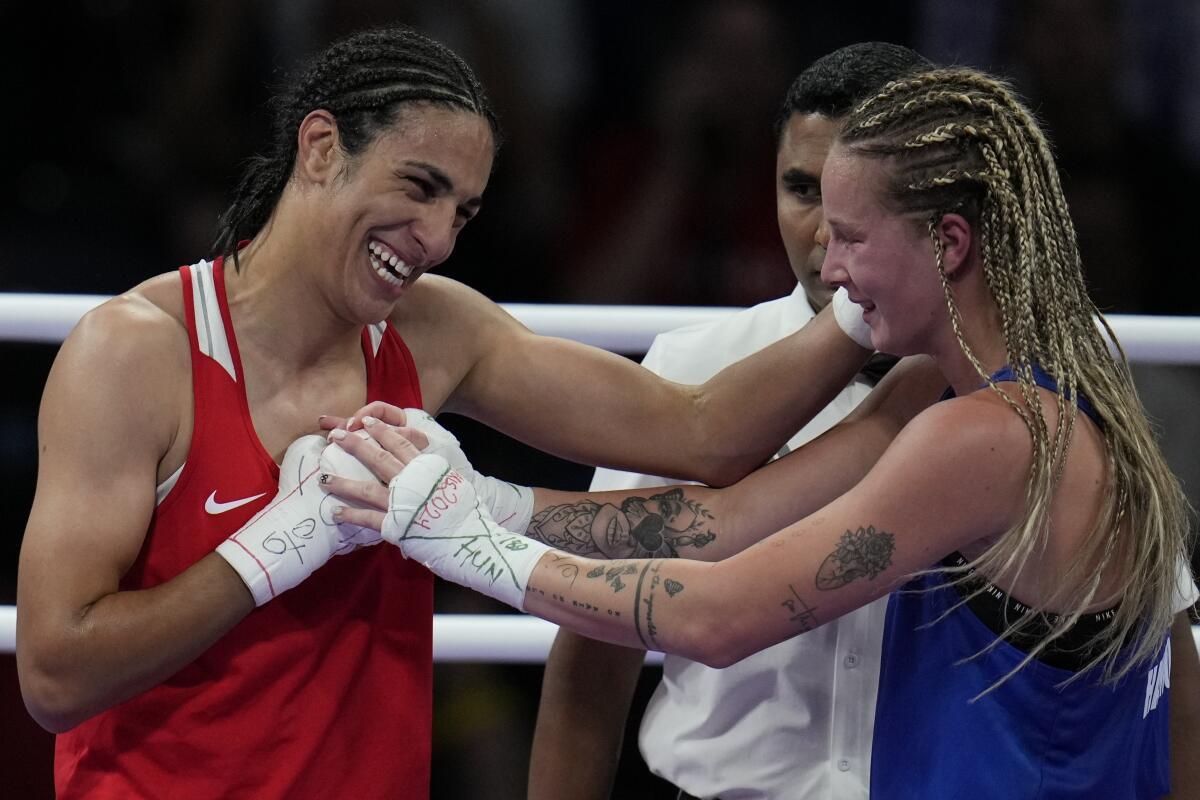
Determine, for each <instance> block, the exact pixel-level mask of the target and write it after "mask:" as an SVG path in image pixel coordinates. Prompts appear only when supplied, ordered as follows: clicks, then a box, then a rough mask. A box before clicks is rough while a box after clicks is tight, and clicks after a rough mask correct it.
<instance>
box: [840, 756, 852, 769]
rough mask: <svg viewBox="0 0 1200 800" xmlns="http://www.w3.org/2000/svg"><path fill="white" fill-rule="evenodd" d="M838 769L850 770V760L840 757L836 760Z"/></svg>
mask: <svg viewBox="0 0 1200 800" xmlns="http://www.w3.org/2000/svg"><path fill="white" fill-rule="evenodd" d="M838 769H840V770H841V771H842V772H849V771H850V762H849V761H847V760H846V759H844V758H843V759H841V760H840V761H838Z"/></svg>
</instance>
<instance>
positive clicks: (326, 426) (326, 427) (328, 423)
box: [317, 414, 347, 431]
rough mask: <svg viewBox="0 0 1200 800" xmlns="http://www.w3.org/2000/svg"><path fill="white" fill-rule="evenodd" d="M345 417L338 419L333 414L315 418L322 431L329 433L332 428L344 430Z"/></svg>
mask: <svg viewBox="0 0 1200 800" xmlns="http://www.w3.org/2000/svg"><path fill="white" fill-rule="evenodd" d="M346 419H347V418H346V417H339V416H336V415H334V414H322V415H321V416H319V417H317V425H318V426H319V427H320V428H321V430H323V431H331V430H333V429H334V428H345V427H346Z"/></svg>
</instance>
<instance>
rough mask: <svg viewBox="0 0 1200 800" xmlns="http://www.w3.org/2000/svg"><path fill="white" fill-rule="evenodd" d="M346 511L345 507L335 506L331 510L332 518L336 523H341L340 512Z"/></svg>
mask: <svg viewBox="0 0 1200 800" xmlns="http://www.w3.org/2000/svg"><path fill="white" fill-rule="evenodd" d="M345 510H346V507H345V506H337V507H335V508H334V509H333V512H332V513H333V518H334V519H335V520H337V521H338V522H341V521H342V512H343V511H345Z"/></svg>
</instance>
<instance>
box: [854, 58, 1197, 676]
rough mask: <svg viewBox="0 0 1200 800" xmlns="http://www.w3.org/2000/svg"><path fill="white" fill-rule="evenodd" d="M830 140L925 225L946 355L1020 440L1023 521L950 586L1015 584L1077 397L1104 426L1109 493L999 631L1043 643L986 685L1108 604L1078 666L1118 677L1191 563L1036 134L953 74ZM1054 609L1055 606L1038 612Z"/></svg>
mask: <svg viewBox="0 0 1200 800" xmlns="http://www.w3.org/2000/svg"><path fill="white" fill-rule="evenodd" d="M840 139H841V141H842V142H843V143H844V144H845V145H846V146H847V147H848V148H849V150H850V151H851V152H853V153H855V154H860V155H866V156H869V157H876V158H881V159H884V160H885V162H886V164H887V169H888V180H889V185H888V187H887V188H886V189H885V192H886V193H887V197H886V200H885V202H887V203H888V205H889V207H892V208H894V209H896V210H897V211H899V212H902V213H911V212H919V213H924V214H927V215H928V225H929V232H930V237H931V239H932V241H933V246H934V254H935V260H936V265H937V270H938V273H939V275H940V276H941V281H942V287H943V290H944V293H945V297H946V304H947V306H948V308H949V312H950V321H951V325H952V327H953V329H954V332H955V336H956V337H957V339H958V343H959V346H960V347H961V348H962V351H963V353H964V354H965V355H966V356H967V358H968V359H969V361H970V362H971V363H972V364H973V365H974V367H975V369H976V370H977V371H978V372H979V375H980V377H981V378H982V379H983V381H985V382H986V383H987V384H988V385H989V386H990V387H991V388H992V390H994V391H995V392H996V393H997V394H998V395H999V396H1000V397H1001V398H1003V399H1004V401H1005V402H1007V403H1008V405H1009V406H1010V407H1011V408H1012V409H1013V411H1014V412H1015V413H1017V414H1018V415H1019V416H1020V417H1021V419H1022V420H1023V421H1024V423H1025V426H1026V427H1027V428H1028V430H1029V434H1030V437H1031V438H1032V443H1033V463H1032V467H1031V469H1030V475H1029V484H1028V489H1027V504H1026V508H1025V512H1024V514H1023V517H1022V518H1021V519H1020V520H1019V521H1018V522H1017V523H1016V524H1015V525H1014V526H1013V527H1012V528H1011V529H1009V530H1008V531H1007V532H1006V533H1005V534H1004V535H1003V536H1002V537H1000V539H999V540H997V541H996V542H995V543H994V544H993V545H991V546H990V547H989V548H988V549H987V550H986V551H985V552H984V553H983V554H982V555H980V556H979V557H978V558H976V559H975V560H974V561H972V562H971V563H970V564H967V565H966V566H964V567H961V568H954V569H947V570H946V571H947V572H949V573H952V574H955V575H957V576H958V577H957V578H955V581H956V582H962V581H966V580H968V573H969V570H971V569H977V570H979V572H980V573H982V574H984V575H987V576H989V577H991V578H995V577H997V576H1005V577H1009V578H1011V579H1013V580H1015V579H1016V577H1017V576H1019V575H1020V573H1021V570H1022V569H1023V568H1024V566H1025V565H1026V564H1027V563H1028V560H1029V557H1030V556H1031V555H1034V554H1037V553H1039V552H1041V551H1042V550H1043V549H1044V548H1045V546H1046V544H1047V541H1048V536H1049V529H1050V508H1051V500H1052V497H1053V493H1054V488H1055V486H1056V484H1057V482H1058V479H1059V478H1060V477H1061V474H1062V470H1063V468H1064V465H1065V458H1066V453H1067V448H1068V446H1069V445H1070V442H1071V436H1072V433H1073V431H1074V424H1075V417H1076V412H1077V406H1076V403H1075V402H1074V398H1076V397H1080V396H1083V397H1086V398H1088V400H1089V401H1090V402H1091V403H1092V405H1093V406H1094V407H1095V409H1096V411H1097V413H1098V415H1099V418H1100V419H1101V420H1102V422H1103V424H1102V426H1101V427H1102V434H1103V438H1104V446H1105V452H1106V457H1107V480H1108V483H1109V491H1107V492H1105V495H1104V497H1105V499H1104V501H1103V505H1102V508H1101V509H1100V515H1099V518H1098V520H1097V523H1096V525H1095V527H1094V528H1093V529H1092V531H1091V532H1089V533H1088V535H1087V536H1086V538H1085V540H1084V542H1083V544H1082V547H1081V550H1080V552H1079V553H1078V554H1077V556H1076V558H1075V559H1074V561H1073V562H1072V564H1071V565H1070V567H1069V568H1068V569H1067V572H1066V574H1065V575H1063V576H1062V580H1061V581H1060V582H1058V588H1056V589H1053V590H1052V591H1051V593H1050V595H1049V596H1048V597H1047V598H1046V599H1045V603H1044V608H1043V609H1042V610H1041V612H1040V613H1039V614H1025V615H1023V616H1022V617H1021V618H1020V619H1018V620H1015V621H1012V622H1010V623H1009V624H1008V627H1007V629H1006V630H1005V632H1004V634H1003V635H1002V638H1009V637H1011V636H1012V635H1013V634H1016V633H1019V632H1021V631H1022V630H1024V629H1026V628H1027V627H1028V626H1029V625H1030V624H1032V623H1033V622H1034V621H1035V620H1037V619H1038V618H1039V617H1040V618H1041V621H1042V622H1044V623H1045V624H1047V626H1048V633H1047V634H1046V636H1044V637H1043V638H1042V639H1041V640H1040V641H1039V642H1038V644H1037V645H1036V646H1035V647H1034V648H1032V649H1031V650H1030V651H1029V653H1028V654H1027V656H1026V658H1025V660H1024V661H1022V662H1021V664H1020V665H1018V667H1016V668H1015V669H1014V670H1013V671H1012V672H1010V673H1009V674H1008V675H1005V676H1004V677H1003V678H1001V679H1000V680H999V681H998V682H997V683H996V684H994V685H993V686H992V687H991V688H995V686H998V685H999V684H1000V683H1003V682H1004V681H1005V680H1007V679H1008V678H1009V677H1010V676H1011V675H1012V674H1013V673H1014V672H1016V671H1017V669H1020V668H1021V667H1023V666H1024V665H1025V664H1026V663H1028V661H1029V660H1031V659H1033V658H1035V657H1036V656H1037V655H1038V654H1039V653H1041V652H1042V650H1043V649H1045V648H1046V647H1047V646H1048V645H1049V644H1051V643H1052V642H1053V641H1054V640H1055V639H1057V638H1058V637H1059V636H1061V635H1062V634H1063V633H1065V632H1066V631H1067V630H1068V629H1070V628H1071V627H1072V626H1073V625H1074V624H1075V622H1076V621H1078V620H1079V618H1080V616H1081V615H1082V613H1083V611H1084V610H1085V609H1087V608H1089V607H1090V606H1092V605H1094V604H1096V603H1099V602H1101V601H1104V602H1113V601H1115V600H1116V599H1118V598H1119V603H1118V605H1117V607H1116V610H1115V615H1114V617H1113V619H1112V621H1111V623H1110V624H1109V625H1108V626H1106V627H1105V628H1104V630H1102V631H1101V632H1100V633H1097V634H1096V635H1095V636H1094V637H1093V638H1092V640H1091V641H1089V642H1088V644H1087V647H1088V652H1089V653H1090V654H1092V658H1091V660H1090V661H1089V662H1088V664H1087V665H1086V667H1087V668H1090V667H1092V666H1095V665H1097V664H1103V678H1104V680H1105V681H1107V682H1111V681H1116V680H1118V679H1119V678H1121V677H1122V676H1124V675H1125V674H1126V673H1128V672H1129V671H1130V670H1131V669H1133V668H1135V667H1136V666H1138V665H1139V664H1143V663H1147V662H1149V661H1150V660H1151V659H1154V658H1156V657H1157V656H1158V654H1159V652H1160V650H1161V647H1162V641H1163V637H1164V636H1165V635H1166V632H1167V630H1168V628H1169V627H1170V623H1171V618H1172V616H1173V612H1174V605H1175V598H1174V593H1175V565H1176V562H1177V559H1179V558H1181V557H1186V555H1187V553H1189V552H1190V545H1191V542H1190V530H1189V509H1188V505H1187V501H1186V500H1185V499H1184V495H1183V492H1182V489H1181V488H1180V485H1179V482H1178V480H1177V479H1176V478H1175V476H1174V475H1173V474H1172V473H1171V471H1170V469H1169V468H1168V467H1167V465H1166V462H1165V460H1164V458H1163V456H1162V453H1161V451H1160V449H1159V447H1158V444H1157V443H1156V441H1155V437H1154V434H1153V432H1152V430H1151V427H1150V424H1149V422H1148V420H1147V419H1146V415H1145V411H1144V410H1143V408H1142V405H1141V402H1140V401H1139V399H1138V397H1137V392H1136V390H1135V388H1134V385H1133V381H1132V378H1131V376H1130V372H1129V364H1128V360H1127V358H1126V356H1125V352H1124V350H1123V349H1122V348H1121V347H1120V344H1119V343H1118V342H1117V340H1116V337H1115V335H1114V334H1113V332H1112V329H1111V328H1110V327H1109V326H1108V323H1107V322H1106V321H1105V320H1104V318H1103V316H1101V315H1099V312H1098V311H1097V309H1096V306H1095V304H1094V303H1093V302H1092V301H1091V299H1090V298H1089V297H1088V294H1087V289H1086V286H1085V284H1084V278H1083V269H1082V264H1081V262H1080V257H1079V248H1078V244H1077V241H1076V236H1075V227H1074V224H1073V223H1072V221H1071V217H1070V213H1069V211H1068V209H1067V203H1066V200H1065V199H1064V197H1063V191H1062V186H1061V184H1060V181H1059V176H1058V169H1057V167H1056V165H1055V162H1054V157H1053V154H1052V152H1051V149H1050V145H1049V143H1048V142H1047V140H1046V137H1045V135H1044V134H1043V133H1042V131H1041V129H1040V128H1039V126H1038V124H1037V121H1036V120H1035V119H1034V117H1033V115H1032V114H1031V113H1030V112H1029V110H1028V109H1026V108H1025V107H1024V106H1023V105H1022V104H1021V103H1020V101H1019V100H1017V98H1016V96H1015V94H1014V93H1013V91H1012V89H1011V88H1010V87H1009V86H1008V85H1007V84H1005V83H1004V82H1003V81H1000V80H997V79H994V78H992V77H990V76H987V75H984V74H982V73H979V72H976V71H973V70H969V69H961V68H954V69H939V70H931V71H928V72H924V73H920V74H918V75H914V76H911V77H909V78H906V79H902V80H898V81H894V82H892V83H890V84H888V85H887V86H885V87H884V88H883V89H882V90H881V91H880V92H879V93H878V94H876V95H875V96H874V97H872V98H870V99H868V100H867V101H865V102H864V103H863V104H862V105H861V106H859V107H858V108H857V109H855V110H854V111H853V112H852V113H851V114H850V115H849V117H848V118H847V120H846V123H845V125H844V127H843V129H842V131H841V133H840ZM948 212H955V213H960V214H962V215H963V216H964V217H966V218H968V219H969V220H970V221H971V223H972V224H973V225H974V226H975V227H976V229H977V231H979V235H980V244H981V247H980V252H981V255H982V260H983V267H984V276H985V280H986V282H987V285H988V288H989V290H990V292H991V294H992V296H993V298H994V299H995V302H996V306H997V308H998V309H999V312H1000V316H1001V319H1002V333H1003V336H1004V340H1005V344H1006V348H1007V352H1008V360H1009V364H1010V366H1011V368H1012V370H1013V372H1014V374H1015V377H1016V379H1017V382H1018V385H1019V391H1018V395H1019V399H1020V402H1018V400H1017V399H1014V398H1013V397H1011V396H1010V395H1009V394H1007V393H1005V392H1003V391H1001V390H1000V389H999V387H997V386H996V384H995V383H994V382H993V381H992V379H991V378H990V376H989V375H988V374H987V372H986V370H985V368H984V367H983V365H982V364H981V363H980V361H979V359H978V358H977V357H976V356H975V354H974V353H973V352H972V350H971V348H970V346H969V345H968V344H967V342H966V340H965V339H964V337H963V333H962V319H961V315H960V314H959V310H958V307H957V304H956V303H955V299H954V295H953V292H952V291H951V287H950V283H949V281H948V279H947V277H946V273H945V268H944V265H943V256H942V244H941V240H940V238H939V236H938V235H937V227H936V226H937V223H938V222H939V221H940V220H941V217H942V215H943V214H945V213H948ZM1097 318H1098V319H1099V323H1100V326H1099V327H1098V326H1097V324H1096V322H1097ZM1101 328H1102V329H1103V333H1101ZM1110 344H1111V346H1112V347H1114V348H1115V349H1116V352H1117V355H1116V356H1115V357H1114V355H1113V353H1112V351H1111V350H1110ZM1035 364H1036V365H1038V366H1040V367H1041V368H1042V369H1043V370H1045V372H1047V373H1048V374H1049V375H1051V376H1052V377H1053V378H1054V379H1055V381H1056V382H1057V383H1058V387H1059V391H1058V395H1057V421H1058V424H1057V425H1056V426H1055V429H1054V433H1053V435H1051V434H1050V432H1049V431H1050V428H1049V426H1048V425H1047V422H1046V418H1045V415H1043V413H1042V405H1041V402H1040V400H1039V398H1038V392H1037V384H1036V382H1035V380H1034V372H1033V370H1034V365H1035ZM1110 572H1111V573H1113V574H1116V575H1119V576H1121V580H1120V582H1119V584H1118V585H1117V588H1116V589H1115V592H1114V594H1113V595H1111V596H1109V595H1106V596H1103V597H1102V596H1100V595H1099V594H1098V589H1099V585H1100V578H1101V576H1102V575H1108V574H1109V573H1110ZM975 591H976V592H978V591H983V589H982V588H979V589H976V590H975ZM968 599H969V598H968ZM963 602H966V601H965V600H964V601H963ZM1051 608H1053V609H1058V611H1057V612H1056V613H1054V614H1050V613H1047V612H1046V609H1051ZM999 641H1000V639H997V640H996V641H995V642H993V644H992V645H991V646H992V647H994V646H995V644H997V643H998V642H999ZM987 649H990V647H989V648H987ZM984 652H986V649H985V651H984ZM1085 671H1086V668H1085V669H1084V670H1080V671H1079V672H1078V673H1077V675H1076V677H1077V676H1078V675H1081V674H1083V673H1084V672H1085ZM991 688H989V689H988V691H990V690H991Z"/></svg>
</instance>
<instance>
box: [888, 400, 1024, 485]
mask: <svg viewBox="0 0 1200 800" xmlns="http://www.w3.org/2000/svg"><path fill="white" fill-rule="evenodd" d="M1032 452H1033V451H1032V440H1031V439H1030V434H1028V431H1027V429H1026V427H1025V423H1024V422H1022V421H1021V417H1020V416H1019V415H1018V413H1016V411H1015V410H1014V409H1013V408H1012V407H1010V405H1009V404H1008V403H1006V402H1004V399H1003V398H1001V397H998V396H996V393H995V392H994V391H991V390H988V391H986V392H976V393H972V395H968V396H965V397H959V398H954V399H948V401H942V402H940V403H934V404H932V405H931V407H929V408H926V409H924V410H922V411H920V413H918V414H917V415H916V416H913V417H912V420H911V421H910V422H908V423H907V425H905V426H904V427H902V428H901V429H900V432H899V434H898V435H896V438H895V440H894V441H893V444H892V446H890V447H888V451H887V452H886V453H884V456H883V458H881V461H880V464H881V465H884V464H886V465H887V467H886V469H887V471H888V473H889V474H890V475H892V477H893V479H894V480H896V481H898V482H900V483H914V482H923V481H930V482H931V485H936V486H941V487H944V492H946V494H947V497H954V498H958V499H959V500H962V499H964V498H968V497H976V495H979V494H982V493H983V494H992V495H997V494H998V495H1003V497H1004V498H1006V499H1008V500H1010V499H1013V498H1014V497H1015V495H1016V494H1020V493H1021V492H1024V487H1025V483H1026V480H1027V477H1028V469H1030V464H1031V459H1032ZM1014 493H1016V494H1014ZM1010 495H1012V497H1010Z"/></svg>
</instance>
